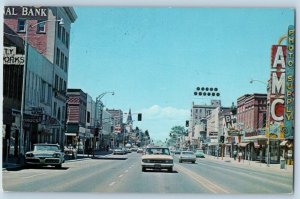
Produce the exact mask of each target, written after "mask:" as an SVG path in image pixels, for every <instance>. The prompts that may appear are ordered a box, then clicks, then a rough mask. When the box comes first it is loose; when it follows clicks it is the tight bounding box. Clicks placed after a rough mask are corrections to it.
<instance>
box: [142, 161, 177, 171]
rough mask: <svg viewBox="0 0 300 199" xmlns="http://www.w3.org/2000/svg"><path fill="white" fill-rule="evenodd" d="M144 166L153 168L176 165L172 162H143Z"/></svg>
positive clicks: (166, 167) (165, 167)
mask: <svg viewBox="0 0 300 199" xmlns="http://www.w3.org/2000/svg"><path fill="white" fill-rule="evenodd" d="M141 165H142V167H143V168H151V169H168V168H172V167H173V166H174V165H173V164H171V163H168V164H167V163H144V162H142V163H141Z"/></svg>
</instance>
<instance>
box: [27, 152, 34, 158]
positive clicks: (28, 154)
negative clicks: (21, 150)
mask: <svg viewBox="0 0 300 199" xmlns="http://www.w3.org/2000/svg"><path fill="white" fill-rule="evenodd" d="M25 156H26V157H28V158H32V157H34V155H33V153H26V155H25Z"/></svg>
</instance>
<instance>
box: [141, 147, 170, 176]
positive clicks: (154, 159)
mask: <svg viewBox="0 0 300 199" xmlns="http://www.w3.org/2000/svg"><path fill="white" fill-rule="evenodd" d="M141 166H142V171H146V169H159V170H161V169H167V170H168V171H169V172H172V171H173V166H174V164H173V157H172V156H171V154H170V150H169V148H166V147H149V148H146V150H145V154H144V155H143V156H142V161H141Z"/></svg>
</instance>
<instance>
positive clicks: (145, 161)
mask: <svg viewBox="0 0 300 199" xmlns="http://www.w3.org/2000/svg"><path fill="white" fill-rule="evenodd" d="M142 162H144V163H149V162H150V160H142Z"/></svg>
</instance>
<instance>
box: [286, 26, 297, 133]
mask: <svg viewBox="0 0 300 199" xmlns="http://www.w3.org/2000/svg"><path fill="white" fill-rule="evenodd" d="M285 85H286V86H285V87H286V88H285V110H284V129H285V131H284V137H285V138H288V137H290V136H294V114H295V112H294V111H295V28H294V26H292V25H291V26H289V28H288V35H287V58H286V69H285Z"/></svg>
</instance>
